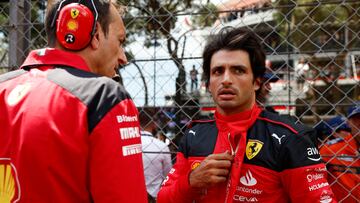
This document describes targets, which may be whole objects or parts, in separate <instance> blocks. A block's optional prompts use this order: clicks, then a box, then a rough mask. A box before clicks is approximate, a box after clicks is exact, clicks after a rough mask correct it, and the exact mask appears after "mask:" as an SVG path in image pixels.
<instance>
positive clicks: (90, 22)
mask: <svg viewBox="0 0 360 203" xmlns="http://www.w3.org/2000/svg"><path fill="white" fill-rule="evenodd" d="M94 23H95V22H94V15H93V13H92V12H91V10H90V9H89V8H88V7H86V6H84V5H82V4H79V3H71V4H68V5H66V6H64V7H63V8H62V9H61V10H60V12H59V16H58V19H57V23H56V37H57V39H58V41H59V42H60V44H61V45H62V46H63V47H64V48H66V49H69V50H74V51H77V50H81V49H84V48H85V47H86V46H87V45H88V44H89V43H90V41H91V39H92V33H93V29H94Z"/></svg>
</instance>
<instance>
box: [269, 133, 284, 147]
mask: <svg viewBox="0 0 360 203" xmlns="http://www.w3.org/2000/svg"><path fill="white" fill-rule="evenodd" d="M271 136H272V137H274V138H276V139H277V140H278V141H279V144H281V139H282V138H284V137H286V135H282V136H281V137H279V136H278V135H277V134H275V133H273V134H272V135H271Z"/></svg>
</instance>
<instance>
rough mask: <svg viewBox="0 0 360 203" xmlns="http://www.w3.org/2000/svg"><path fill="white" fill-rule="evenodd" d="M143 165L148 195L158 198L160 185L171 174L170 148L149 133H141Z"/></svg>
mask: <svg viewBox="0 0 360 203" xmlns="http://www.w3.org/2000/svg"><path fill="white" fill-rule="evenodd" d="M141 144H142V150H143V165H144V174H145V182H146V188H147V191H148V193H149V194H150V195H151V196H152V197H154V198H156V196H157V193H158V192H159V189H160V185H161V183H162V182H163V180H164V179H165V177H166V176H167V174H168V173H169V171H170V169H171V167H172V164H171V156H170V150H169V147H168V146H167V145H166V144H165V143H164V142H162V141H160V140H159V139H156V138H155V137H153V136H152V135H151V134H150V133H149V132H146V131H143V132H141Z"/></svg>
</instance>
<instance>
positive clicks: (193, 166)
mask: <svg viewBox="0 0 360 203" xmlns="http://www.w3.org/2000/svg"><path fill="white" fill-rule="evenodd" d="M199 166H200V161H194V162H193V163H192V164H191V170H194V169H196V168H197V167H199Z"/></svg>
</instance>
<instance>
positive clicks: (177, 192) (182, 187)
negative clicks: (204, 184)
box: [157, 152, 199, 203]
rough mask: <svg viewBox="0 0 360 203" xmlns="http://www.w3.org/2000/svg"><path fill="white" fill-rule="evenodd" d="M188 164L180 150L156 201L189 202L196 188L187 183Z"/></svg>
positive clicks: (161, 202) (164, 202)
mask: <svg viewBox="0 0 360 203" xmlns="http://www.w3.org/2000/svg"><path fill="white" fill-rule="evenodd" d="M189 173H190V166H189V163H188V160H187V159H186V158H185V157H184V155H183V154H182V153H181V152H178V154H177V156H176V163H175V165H174V167H173V168H172V169H171V170H170V172H169V174H168V176H167V177H166V178H165V180H164V182H163V185H162V186H161V189H160V191H159V193H158V196H157V202H158V203H191V202H193V200H194V198H195V197H196V196H199V194H198V192H199V191H198V190H196V189H193V188H191V187H190V185H189V180H188V176H189Z"/></svg>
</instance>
